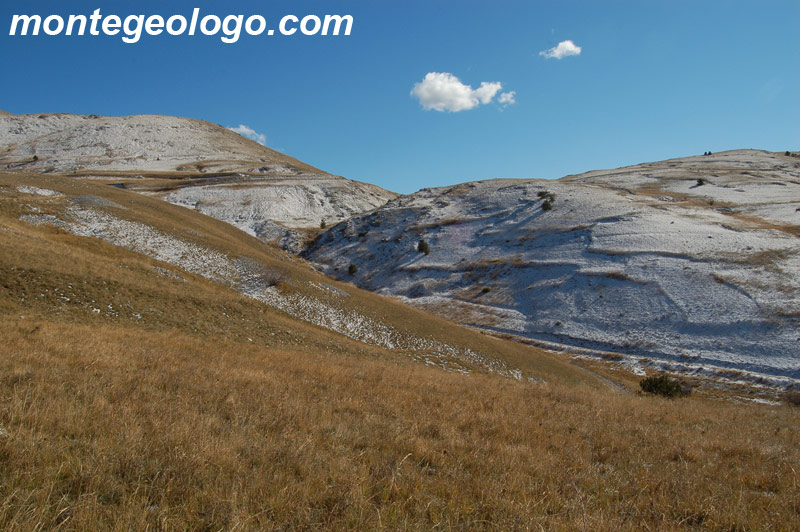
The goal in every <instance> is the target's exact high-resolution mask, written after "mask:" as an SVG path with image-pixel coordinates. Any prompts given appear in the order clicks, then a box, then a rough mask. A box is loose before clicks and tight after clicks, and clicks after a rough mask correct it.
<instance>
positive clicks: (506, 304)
mask: <svg viewBox="0 0 800 532" xmlns="http://www.w3.org/2000/svg"><path fill="white" fill-rule="evenodd" d="M548 207H550V209H549V210H548ZM799 236H800V159H798V158H796V157H792V156H785V155H783V154H772V153H766V152H759V151H751V150H741V151H731V152H724V153H718V154H714V155H711V156H699V157H688V158H684V159H675V160H669V161H664V162H657V163H648V164H642V165H638V166H633V167H629V168H622V169H618V170H611V171H597V172H589V173H587V174H582V175H578V176H569V177H565V178H563V179H560V180H556V181H546V180H492V181H479V182H474V183H465V184H461V185H457V186H452V187H444V188H436V189H424V190H421V191H420V192H417V193H415V194H412V195H410V196H404V197H400V198H397V199H395V200H393V201H390V202H389V203H387V204H386V205H385V206H384V207H382V208H380V209H379V210H377V211H375V212H372V213H367V214H364V215H361V216H358V217H355V218H353V219H351V220H348V221H346V222H343V223H341V224H339V225H337V226H336V227H332V228H330V229H329V230H328V231H327V232H325V233H324V234H323V235H321V236H320V237H319V238H318V239H317V241H316V243H315V244H314V245H313V246H312V248H311V249H310V250H309V251H308V252H307V253H306V255H305V256H306V257H308V258H309V259H311V260H313V261H315V262H317V263H320V264H322V265H324V271H325V272H326V273H329V274H331V275H334V276H336V277H339V278H341V279H349V280H352V281H353V282H354V283H356V284H357V285H358V286H360V287H362V288H366V289H369V290H373V291H375V292H377V293H380V294H384V295H392V296H395V297H398V298H399V299H400V300H402V301H404V302H407V303H410V304H411V305H414V306H416V307H418V308H423V309H427V310H429V311H431V312H434V313H436V314H439V315H441V316H445V317H447V318H449V319H452V320H455V321H457V322H459V323H463V324H467V325H471V326H475V327H479V328H482V329H485V330H488V331H492V332H493V333H497V334H507V335H513V336H515V337H520V338H522V339H527V340H529V341H534V342H535V343H538V344H540V345H545V346H551V347H554V348H557V346H558V345H570V346H574V347H576V348H585V349H588V350H590V351H584V352H592V350H593V351H595V352H598V351H599V352H602V351H612V352H614V353H622V354H627V355H630V356H628V357H619V355H614V357H615V358H618V359H621V360H622V361H623V363H625V364H626V365H627V366H628V367H629V368H630V369H631V370H633V371H636V372H642V371H643V369H644V368H653V367H657V368H666V369H669V370H672V371H680V372H684V373H688V374H695V375H702V374H708V373H713V374H715V375H718V376H724V377H727V378H733V379H734V380H739V379H750V380H754V381H761V382H763V381H764V379H765V378H766V379H767V381H770V380H772V381H773V382H777V383H783V384H787V383H790V382H792V380H794V379H799V378H800V355H798V345H800V344H798V341H800V333H798V331H800V246H798V237H799ZM420 240H425V241H426V243H427V244H428V245H429V249H430V253H429V254H424V253H421V252H420V250H419V242H420ZM351 263H352V264H354V265H355V267H356V268H357V272H356V273H355V274H354V275H351V274H349V273H348V268H349V265H350V264H351ZM729 370H733V372H731V371H729ZM743 372H746V373H743ZM786 379H789V380H786Z"/></svg>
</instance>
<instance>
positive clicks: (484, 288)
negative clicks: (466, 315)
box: [481, 286, 492, 294]
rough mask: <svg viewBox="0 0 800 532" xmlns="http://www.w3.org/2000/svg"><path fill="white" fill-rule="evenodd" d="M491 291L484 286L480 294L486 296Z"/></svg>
mask: <svg viewBox="0 0 800 532" xmlns="http://www.w3.org/2000/svg"><path fill="white" fill-rule="evenodd" d="M491 291H492V289H491V288H489V287H488V286H484V287H483V288H482V289H481V294H488V293H489V292H491Z"/></svg>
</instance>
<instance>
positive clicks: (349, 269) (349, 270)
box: [347, 263, 358, 275]
mask: <svg viewBox="0 0 800 532" xmlns="http://www.w3.org/2000/svg"><path fill="white" fill-rule="evenodd" d="M357 271H358V268H357V267H356V265H355V264H352V263H351V264H350V266H348V267H347V273H349V274H350V275H355V274H356V272H357Z"/></svg>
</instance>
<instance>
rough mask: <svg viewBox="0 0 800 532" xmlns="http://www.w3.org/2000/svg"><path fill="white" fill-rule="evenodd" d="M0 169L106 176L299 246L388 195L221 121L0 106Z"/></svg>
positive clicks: (121, 184)
mask: <svg viewBox="0 0 800 532" xmlns="http://www.w3.org/2000/svg"><path fill="white" fill-rule="evenodd" d="M0 168H4V169H6V170H8V171H25V172H44V173H58V174H66V175H71V176H75V177H84V178H92V179H98V180H106V181H107V182H110V183H113V184H116V185H117V186H119V187H125V188H130V189H134V190H138V191H140V192H146V193H152V194H155V195H157V196H159V197H162V198H164V199H166V200H167V201H170V202H172V203H176V204H178V205H183V206H186V207H190V208H194V209H196V210H198V211H200V212H202V213H204V214H207V215H209V216H212V217H215V218H218V219H220V220H223V221H225V222H228V223H231V224H233V225H235V226H237V227H239V228H240V229H242V230H244V231H246V232H248V233H249V234H251V235H254V236H258V237H260V238H262V239H265V240H269V241H275V242H278V243H280V244H281V245H282V246H283V247H284V248H286V249H292V250H298V249H299V246H300V245H301V243H302V241H303V240H304V239H305V235H304V234H303V233H302V232H298V231H296V230H297V229H308V228H311V227H316V228H318V227H319V226H320V223H321V221H323V220H325V221H326V223H331V224H332V223H336V222H339V221H341V220H344V219H346V218H349V217H351V216H354V215H357V214H360V213H363V212H366V211H369V210H372V209H374V208H375V207H379V206H381V205H383V204H384V203H385V202H386V201H388V200H390V199H392V198H394V197H396V194H394V193H392V192H389V191H386V190H383V189H382V188H380V187H376V186H374V185H368V184H365V183H358V182H355V181H350V180H347V179H344V178H342V177H338V176H332V175H330V174H327V173H325V172H323V171H321V170H318V169H316V168H314V167H312V166H310V165H308V164H305V163H303V162H301V161H298V160H297V159H294V158H292V157H289V156H287V155H284V154H282V153H280V152H277V151H274V150H271V149H270V148H267V147H266V146H262V145H261V144H258V143H257V142H254V141H252V140H249V139H247V138H245V137H242V136H241V135H238V134H236V133H234V132H233V131H231V130H229V129H226V128H224V127H222V126H219V125H216V124H211V123H209V122H204V121H201V120H193V119H188V118H176V117H170V116H157V115H140V116H125V117H102V116H96V115H89V116H84V115H71V114H42V115H11V114H8V113H3V114H0Z"/></svg>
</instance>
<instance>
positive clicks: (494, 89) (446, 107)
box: [411, 72, 514, 113]
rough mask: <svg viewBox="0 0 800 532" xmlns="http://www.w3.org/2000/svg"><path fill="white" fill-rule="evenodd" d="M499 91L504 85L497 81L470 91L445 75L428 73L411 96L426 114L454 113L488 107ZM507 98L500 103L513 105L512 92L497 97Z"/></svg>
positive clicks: (448, 75)
mask: <svg viewBox="0 0 800 532" xmlns="http://www.w3.org/2000/svg"><path fill="white" fill-rule="evenodd" d="M502 89H503V84H502V83H500V82H499V81H491V82H490V81H484V82H483V83H481V86H480V87H478V88H477V89H473V88H472V86H470V85H466V84H464V83H462V82H461V80H460V79H458V78H457V77H456V76H454V75H453V74H450V73H448V72H428V73H427V74H426V75H425V79H423V80H422V81H421V82H419V83H416V84H414V88H413V89H411V95H412V96H414V97H415V98H417V99H418V100H419V103H420V104H421V105H422V108H423V109H425V110H426V111H430V110H434V111H442V112H444V111H450V112H451V113H457V112H459V111H468V110H470V109H474V108H475V107H478V106H479V105H481V104H483V105H486V104H488V103H491V102H492V100H493V99H494V97H495V96H497V93H499V92H500V91H501V90H502ZM507 94H510V95H511V99H510V100H509V99H508V98H507V97H506V101H504V102H501V103H504V104H505V105H510V104H512V103H514V93H513V92H510V93H508V92H507V93H503V94H502V95H501V96H500V97H501V98H503V97H504V95H507ZM498 101H499V100H498Z"/></svg>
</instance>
